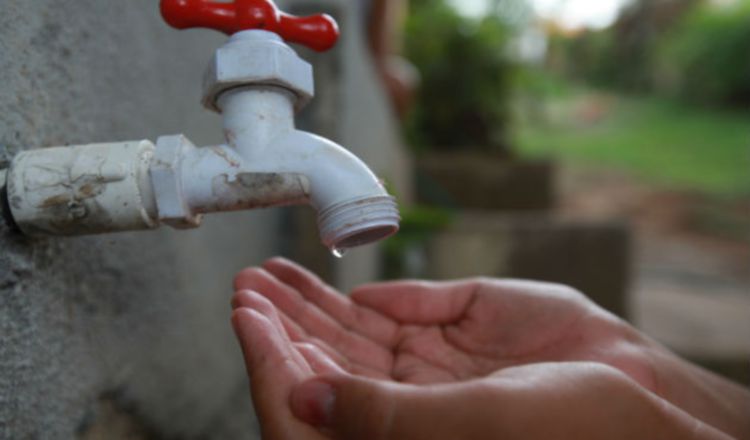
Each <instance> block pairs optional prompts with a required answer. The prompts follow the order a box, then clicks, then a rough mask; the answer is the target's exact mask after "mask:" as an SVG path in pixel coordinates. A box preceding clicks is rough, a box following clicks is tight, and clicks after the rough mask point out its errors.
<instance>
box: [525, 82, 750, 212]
mask: <svg viewBox="0 0 750 440" xmlns="http://www.w3.org/2000/svg"><path fill="white" fill-rule="evenodd" d="M523 113H525V114H526V116H525V117H524V116H523ZM528 113H529V112H528V111H526V112H519V117H518V122H519V123H518V124H517V126H516V133H515V141H516V144H517V146H518V148H519V150H520V152H521V154H522V155H525V156H531V157H540V156H544V157H550V156H553V157H557V158H558V159H559V160H562V161H571V162H576V163H584V164H592V165H605V166H610V167H614V168H618V169H621V170H625V171H627V172H629V173H631V174H633V175H635V176H638V177H640V178H643V179H645V180H647V181H650V182H652V183H655V184H658V185H663V186H666V187H669V188H673V189H678V190H689V191H696V192H700V193H704V194H707V195H711V196H719V197H729V198H734V197H743V196H748V195H750V112H728V111H717V110H710V109H703V108H695V107H691V106H687V105H684V104H680V103H677V102H674V101H669V100H665V99H661V98H654V97H632V96H630V97H623V96H619V95H612V94H603V93H597V92H592V91H582V90H578V91H570V92H568V93H560V94H556V95H554V96H552V97H551V98H550V99H549V100H547V101H546V104H545V107H544V111H543V115H544V116H543V117H536V118H530V117H528Z"/></svg>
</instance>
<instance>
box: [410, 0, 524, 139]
mask: <svg viewBox="0 0 750 440" xmlns="http://www.w3.org/2000/svg"><path fill="white" fill-rule="evenodd" d="M406 34H407V35H406V42H407V43H406V55H407V58H409V59H410V60H411V61H412V62H413V63H414V64H415V65H416V67H417V68H418V69H419V71H420V73H421V75H422V84H421V90H420V93H419V96H418V99H417V103H416V105H415V109H414V111H413V112H412V114H411V115H410V120H409V123H408V135H409V138H410V140H411V143H412V144H413V145H416V146H417V147H422V148H425V147H427V148H434V149H441V150H449V149H458V148H466V147H469V148H480V149H488V150H502V149H503V148H504V147H505V141H506V139H505V132H506V124H507V122H508V114H509V112H508V104H509V99H510V93H511V76H512V72H513V66H512V64H511V62H510V61H509V60H508V56H507V52H506V43H507V42H508V40H509V37H510V30H509V28H508V26H507V25H506V24H505V23H504V22H503V21H502V20H501V19H500V18H498V17H496V16H488V17H486V18H484V19H482V20H471V19H468V18H465V17H462V16H461V15H459V14H458V13H457V12H456V11H455V10H454V9H453V8H452V7H450V6H449V5H448V4H447V3H446V2H445V1H444V0H416V1H413V2H412V3H411V11H410V17H409V21H408V23H407V27H406Z"/></svg>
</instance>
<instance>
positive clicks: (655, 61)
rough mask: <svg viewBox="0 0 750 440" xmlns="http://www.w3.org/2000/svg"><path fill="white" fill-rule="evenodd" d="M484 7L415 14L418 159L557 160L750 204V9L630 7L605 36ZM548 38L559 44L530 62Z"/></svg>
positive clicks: (446, 5)
mask: <svg viewBox="0 0 750 440" xmlns="http://www.w3.org/2000/svg"><path fill="white" fill-rule="evenodd" d="M469 3H471V2H469ZM542 3H544V2H542ZM547 3H549V2H547ZM457 4H458V5H459V7H458V8H457V7H456V5H457ZM484 4H485V8H484V10H483V13H481V14H474V15H467V14H466V13H465V11H462V9H466V6H463V7H461V6H460V3H459V2H455V3H450V2H448V1H446V0H412V2H411V4H410V16H409V20H408V23H407V27H406V29H407V32H406V51H405V52H406V53H405V55H406V57H407V58H408V59H410V60H411V61H412V62H413V63H414V64H415V65H416V66H417V68H418V69H419V70H420V72H421V74H422V90H423V92H422V93H420V95H419V98H418V102H417V105H416V107H415V109H414V110H413V111H412V112H411V114H410V117H409V120H408V123H407V134H408V138H409V140H410V141H411V144H412V145H413V146H415V148H416V150H417V152H423V151H425V150H430V149H432V150H450V149H466V148H474V149H478V150H485V151H494V152H498V153H502V154H505V155H519V156H522V157H555V158H557V159H559V160H561V161H563V162H572V163H583V164H589V165H592V164H593V165H603V166H607V167H612V168H614V169H619V170H624V171H626V172H628V173H632V175H634V176H636V177H638V178H641V179H644V180H645V181H646V182H650V183H653V184H656V185H660V186H664V187H667V188H672V189H678V190H681V189H684V190H689V191H694V192H697V193H700V194H705V195H708V196H711V197H720V198H736V197H744V196H748V195H750V171H749V170H750V149H749V141H750V136H748V133H749V131H748V128H749V125H748V123H749V122H750V55H749V54H750V2H749V1H747V0H741V1H708V0H705V1H699V0H679V1H664V0H661V1H657V0H639V1H631V2H625V4H624V5H623V7H622V9H621V10H620V13H619V15H618V16H617V17H616V19H615V20H614V21H613V22H612V23H611V24H610V25H609V26H607V27H604V28H601V29H597V28H594V29H592V28H589V27H579V28H566V27H564V23H562V24H561V23H560V22H559V20H554V17H553V18H552V19H550V18H547V19H545V18H543V17H539V16H538V14H534V10H533V5H532V4H530V3H527V2H524V1H521V0H517V1H512V0H504V1H503V0H498V1H488V2H484ZM530 30H531V31H530ZM534 32H536V33H537V34H540V33H541V34H543V36H539V35H536V37H537V39H539V38H544V40H545V41H544V42H543V44H544V46H545V47H544V48H543V50H541V51H540V50H538V49H537V50H536V52H537V53H529V52H534V50H528V46H529V45H530V44H528V40H529V39H530V37H529V35H531V36H532V37H533V36H534ZM531 39H533V38H531ZM531 45H532V46H533V44H531ZM525 46H526V49H525ZM539 52H542V53H539Z"/></svg>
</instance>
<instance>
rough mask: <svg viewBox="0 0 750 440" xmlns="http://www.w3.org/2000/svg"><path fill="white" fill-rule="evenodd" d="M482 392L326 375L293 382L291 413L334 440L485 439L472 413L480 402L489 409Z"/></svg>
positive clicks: (471, 387) (464, 387) (468, 387)
mask: <svg viewBox="0 0 750 440" xmlns="http://www.w3.org/2000/svg"><path fill="white" fill-rule="evenodd" d="M483 393H484V395H486V394H487V393H486V392H485V391H483V390H481V389H479V388H478V387H476V386H474V385H473V384H470V383H465V384H462V385H460V386H455V385H451V386H435V387H418V386H410V385H403V384H398V383H394V382H386V381H379V380H372V379H364V378H359V377H355V376H346V375H328V376H322V377H316V378H314V379H311V380H309V381H307V382H305V383H303V384H301V385H299V386H296V387H295V388H294V390H293V391H292V394H291V397H290V405H291V408H292V412H293V413H294V415H295V416H297V417H298V418H299V419H301V420H304V421H305V422H307V423H310V424H311V425H313V426H316V427H318V428H319V429H321V430H322V431H323V432H325V433H326V434H328V435H330V436H331V437H333V438H334V439H353V438H356V439H358V440H374V439H391V440H406V439H408V440H421V439H430V440H433V439H453V438H487V434H491V431H490V432H488V431H487V428H488V426H487V423H486V421H485V423H484V424H478V423H477V416H476V413H477V412H481V411H482V405H485V408H484V411H487V407H486V405H487V403H488V402H487V401H486V400H487V399H485V398H484V396H483ZM492 411H496V410H495V409H492ZM485 415H486V414H485ZM477 425H479V426H477ZM482 425H483V426H482ZM478 429H483V430H484V432H482V433H479V432H476V431H477V430H478Z"/></svg>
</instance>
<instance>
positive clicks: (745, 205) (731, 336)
mask: <svg viewBox="0 0 750 440" xmlns="http://www.w3.org/2000/svg"><path fill="white" fill-rule="evenodd" d="M560 188H561V190H560V191H561V193H560V211H561V213H562V215H563V216H565V217H568V218H576V219H600V220H613V219H615V220H619V221H622V220H625V221H627V222H629V223H630V225H631V226H632V228H633V232H634V249H633V269H632V270H633V277H632V279H633V285H632V286H631V292H632V294H631V301H630V312H631V313H630V314H631V316H632V320H633V322H634V323H635V324H636V325H637V326H638V327H640V328H641V329H642V330H644V331H645V332H646V333H648V334H649V335H651V336H652V337H653V338H655V339H657V340H659V341H661V342H662V343H664V344H666V345H668V346H669V347H671V348H672V349H674V350H676V351H678V352H679V353H681V354H683V355H686V356H688V357H691V358H693V359H700V360H706V363H707V364H713V363H723V364H734V365H735V367H734V368H735V370H736V369H737V366H738V365H739V366H740V368H742V367H743V366H744V370H745V372H746V373H742V374H743V375H744V374H747V375H745V376H742V377H741V380H743V381H747V378H748V377H750V200H744V201H731V202H730V201H719V200H712V199H708V198H705V197H701V196H699V195H695V194H688V193H680V192H675V191H670V190H666V189H660V188H656V187H653V186H648V185H645V184H643V183H640V182H639V181H638V180H636V179H634V178H632V177H629V176H627V175H624V174H619V173H616V172H612V171H602V170H600V169H593V168H585V167H580V166H575V167H572V166H567V165H564V166H562V168H561V172H560Z"/></svg>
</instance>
